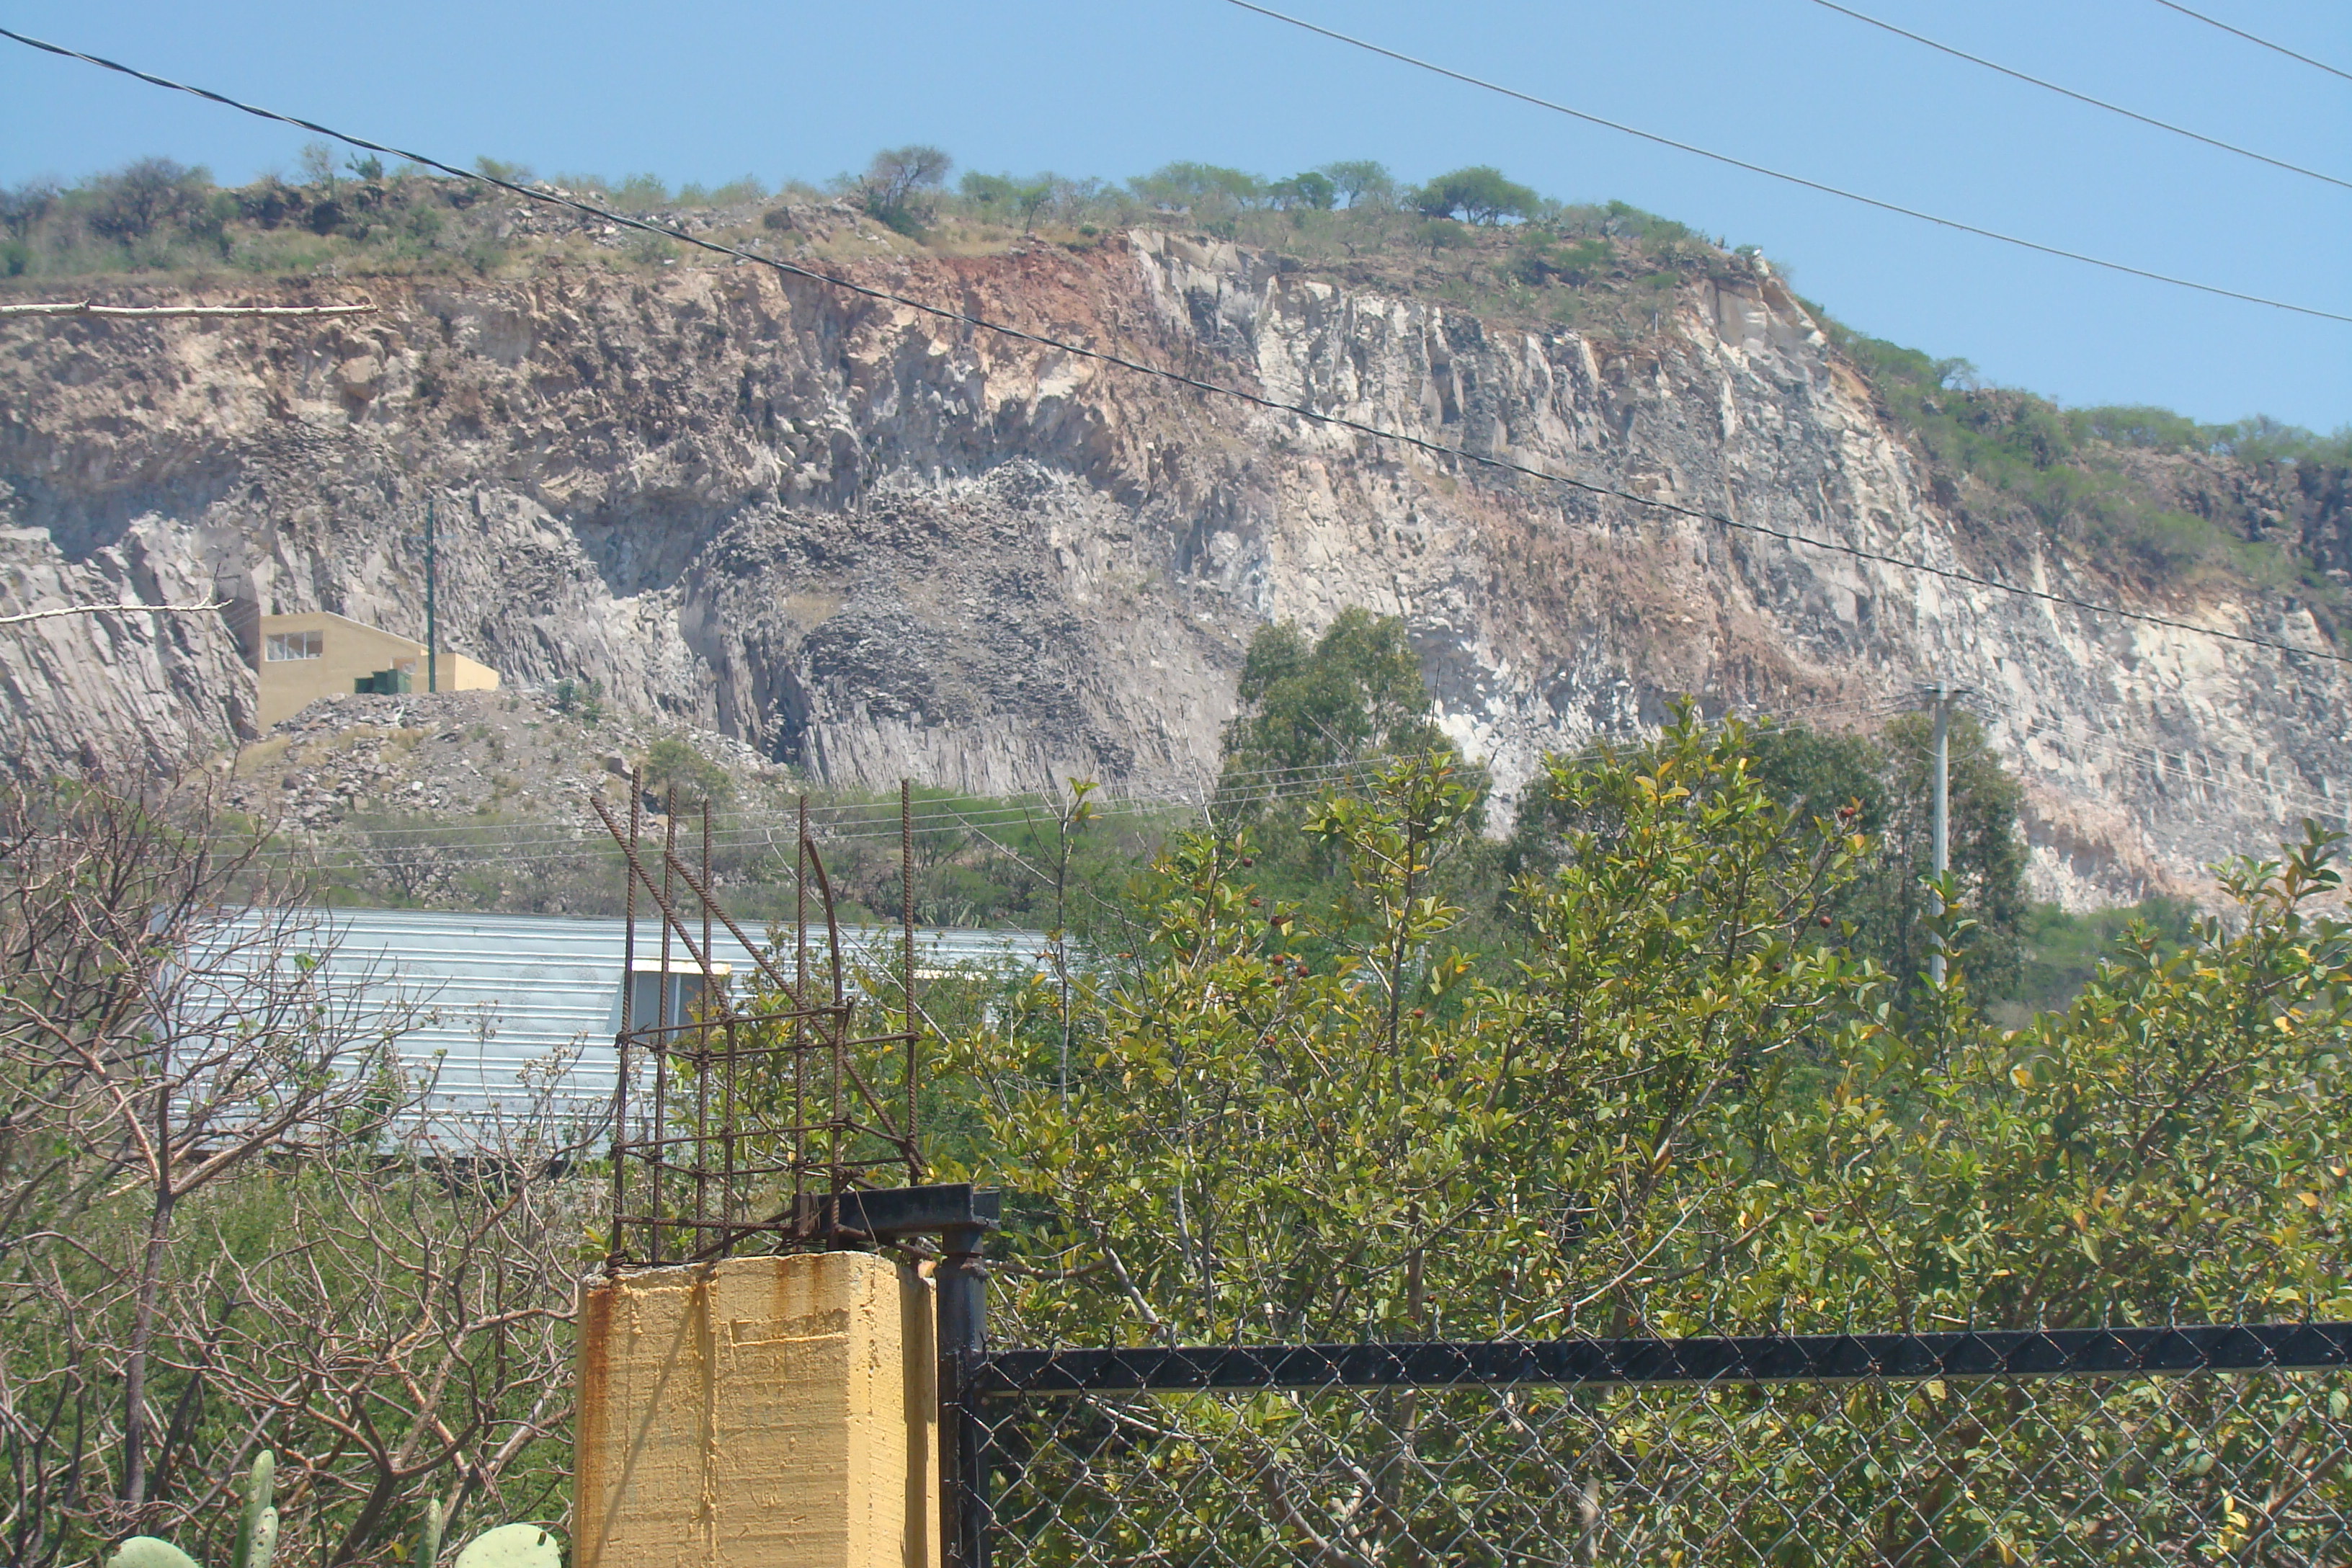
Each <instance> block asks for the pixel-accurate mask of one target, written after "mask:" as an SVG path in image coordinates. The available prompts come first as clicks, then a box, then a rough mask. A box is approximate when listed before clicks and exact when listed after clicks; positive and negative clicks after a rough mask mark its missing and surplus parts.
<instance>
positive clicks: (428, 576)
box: [425, 500, 1943, 844]
mask: <svg viewBox="0 0 2352 1568" xmlns="http://www.w3.org/2000/svg"><path fill="white" fill-rule="evenodd" d="M437 564H440V562H436V557H433V503H430V500H425V691H440V623H437V618H436V614H433V585H436V583H433V578H436V574H437V572H436V569H437ZM1938 733H1943V731H1938ZM1936 799H1943V795H1938V797H1936ZM1936 842H1938V844H1940V842H1943V837H1940V835H1938V839H1936Z"/></svg>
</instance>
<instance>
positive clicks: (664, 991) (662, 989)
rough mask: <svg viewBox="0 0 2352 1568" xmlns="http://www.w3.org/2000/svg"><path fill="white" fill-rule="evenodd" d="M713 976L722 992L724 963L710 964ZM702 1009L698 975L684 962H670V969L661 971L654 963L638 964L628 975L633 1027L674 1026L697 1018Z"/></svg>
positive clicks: (700, 979)
mask: <svg viewBox="0 0 2352 1568" xmlns="http://www.w3.org/2000/svg"><path fill="white" fill-rule="evenodd" d="M712 968H713V970H714V972H715V977H716V978H717V979H718V981H719V987H720V991H721V994H724V991H725V987H726V982H727V970H728V966H727V965H726V964H723V963H721V964H714V965H712ZM701 1010H702V976H701V974H700V973H698V972H697V971H695V970H692V969H688V968H687V967H686V966H685V965H684V964H682V963H677V962H675V961H673V963H672V964H671V967H670V972H669V973H667V974H664V973H662V972H661V966H660V963H658V962H656V963H652V964H648V965H645V966H642V967H640V968H639V969H638V971H637V972H636V973H635V974H633V975H631V976H629V1027H630V1028H631V1029H632V1030H637V1029H664V1028H670V1029H674V1028H677V1026H680V1025H682V1024H691V1023H694V1022H696V1021H697V1018H696V1015H697V1014H698V1013H699V1012H700V1011H701Z"/></svg>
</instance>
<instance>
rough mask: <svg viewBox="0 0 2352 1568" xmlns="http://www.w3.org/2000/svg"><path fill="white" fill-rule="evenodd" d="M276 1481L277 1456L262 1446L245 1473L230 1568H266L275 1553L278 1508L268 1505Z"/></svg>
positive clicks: (273, 1492)
mask: <svg viewBox="0 0 2352 1568" xmlns="http://www.w3.org/2000/svg"><path fill="white" fill-rule="evenodd" d="M277 1484H278V1456H277V1455H275V1454H273V1453H271V1452H270V1451H269V1450H268V1449H267V1448H264V1449H262V1450H261V1452H260V1453H258V1454H256V1455H255V1456H254V1457H253V1468H252V1469H250V1470H248V1471H247V1472H246V1477H245V1512H244V1514H243V1516H242V1517H240V1518H239V1519H238V1520H237V1522H236V1557H235V1558H234V1559H233V1560H232V1562H233V1564H234V1568H269V1560H270V1559H271V1558H272V1557H274V1556H276V1555H277V1554H278V1510H276V1509H275V1508H273V1507H271V1506H270V1499H271V1498H272V1496H273V1495H274V1494H275V1492H276V1490H277Z"/></svg>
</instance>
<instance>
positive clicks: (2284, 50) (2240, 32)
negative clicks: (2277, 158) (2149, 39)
mask: <svg viewBox="0 0 2352 1568" xmlns="http://www.w3.org/2000/svg"><path fill="white" fill-rule="evenodd" d="M2156 3H2157V4H2158V5H2161V6H2163V7H2164V8H2165V9H2166V10H2168V11H2178V12H2179V13H2180V14H2181V15H2182V16H2187V17H2189V19H2190V20H2192V21H2197V22H2202V23H2204V24H2205V25H2206V26H2209V27H2219V28H2221V31H2223V32H2225V33H2229V34H2231V35H2232V36H2234V37H2241V38H2243V39H2245V40H2246V42H2248V43H2250V44H2260V45H2261V46H2262V47H2263V48H2266V49H2269V50H2271V51H2272V52H2273V53H2274V54H2282V55H2284V56H2285V57H2286V58H2289V59H2291V60H2301V61H2302V62H2303V63H2304V64H2305V65H2307V66H2310V67H2312V68H2315V69H2317V70H2324V71H2326V73H2327V74H2328V75H2329V76H2340V77H2342V78H2343V79H2345V80H2346V81H2352V71H2340V70H2337V69H2336V68H2335V67H2334V66H2332V65H2329V64H2328V63H2327V62H2326V61H2325V60H2315V59H2313V58H2311V57H2310V56H2309V55H2299V54H2296V53H2295V52H2294V50H2293V49H2290V48H2288V47H2286V46H2285V45H2284V44H2273V43H2272V42H2271V41H2270V40H2269V39H2268V38H2258V37H2255V36H2254V35H2253V34H2252V33H2249V32H2247V31H2246V30H2245V29H2244V28H2242V27H2232V26H2230V24H2229V23H2227V22H2221V21H2216V20H2215V19H2214V18H2212V17H2210V16H2207V15H2205V13H2203V12H2202V11H2191V10H2190V9H2189V7H2188V6H2186V5H2175V4H2173V0H2156Z"/></svg>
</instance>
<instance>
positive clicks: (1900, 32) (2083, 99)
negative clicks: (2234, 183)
mask: <svg viewBox="0 0 2352 1568" xmlns="http://www.w3.org/2000/svg"><path fill="white" fill-rule="evenodd" d="M1813 4H1814V5H1819V6H1821V7H1822V9H1823V10H1825V11H1834V12H1836V13H1837V14H1838V15H1839V16H1851V17H1853V19H1854V20H1855V21H1857V22H1862V23H1865V24H1867V25H1868V26H1873V27H1876V28H1878V29H1879V30H1881V31H1882V32H1888V33H1892V34H1894V35H1895V37H1898V38H1908V39H1910V40H1911V41H1912V42H1913V43H1915V44H1925V45H1926V46H1927V47H1929V48H1931V49H1934V50H1936V51H1937V53H1939V54H1947V55H1949V56H1951V57H1952V58H1954V59H1959V60H1966V61H1968V62H1969V64H1970V65H1977V66H1982V67H1984V68H1985V69H1987V70H1989V71H1999V72H2000V74H2001V75H2003V76H2005V77H2009V78H2011V79H2015V80H2017V81H2021V82H2024V83H2026V84H2027V85H2028V86H2031V87H2038V88H2041V89H2042V90H2044V91H2045V92H2054V93H2056V94H2058V95H2059V96H2060V97H2061V98H2071V99H2073V100H2074V101H2075V102H2077V103H2087V104H2089V105H2090V106H2091V107H2092V108H2093V109H2104V110H2106V111H2107V112H2108V113H2109V114H2120V115H2122V116H2123V117H2124V118H2125V119H2126V120H2137V121H2139V122H2140V123H2141V124H2142V125H2152V126H2154V127H2155V128H2156V129H2157V130H2158V131H2168V132H2172V134H2174V135H2175V136H2185V137H2187V138H2188V139H2189V141H2191V142H2203V143H2204V144H2205V145H2206V146H2208V147H2218V148H2220V149H2221V151H2222V152H2224V153H2236V154H2237V155H2238V156H2239V157H2241V158H2252V160H2253V161H2254V162H2255V163H2268V164H2269V165H2270V166H2271V167H2272V168H2273V169H2284V170H2285V171H2286V172H2287V173H2288V174H2301V175H2304V176H2305V178H2307V179H2314V180H2325V181H2326V183H2327V184H2331V185H2336V186H2339V187H2341V188H2342V189H2344V190H2347V191H2352V180H2339V179H2337V178H2336V176H2335V175H2333V174H2321V173H2320V172H2319V171H2318V170H2316V169H2306V168H2305V167H2304V166H2303V165H2302V164H2300V163H2288V162H2287V161H2286V160H2285V159H2284V158H2273V157H2272V156H2271V155H2270V154H2269V153H2257V152H2255V151H2254V150H2253V149H2252V148H2251V147H2241V146H2239V145H2237V144H2236V143H2235V142H2224V141H2222V140H2221V139H2220V138H2219V137H2215V136H2208V135H2205V134H2204V133H2203V132H2197V131H2191V130H2189V129H2188V128H2187V127H2185V126H2179V125H2175V124H2173V123H2172V122H2171V121H2165V120H2158V119H2157V118H2156V117H2155V116H2154V115H2149V114H2142V113H2140V112H2139V111H2138V110H2135V109H2126V108H2125V107H2124V106H2123V105H2121V104H2119V103H2109V102H2108V101H2107V100H2105V99H2103V98H2093V97H2092V96H2091V95H2090V94H2089V93H2087V92H2076V91H2075V90H2074V89H2073V88H2071V87H2061V86H2059V85H2058V84H2057V83H2056V82H2054V81H2045V80H2043V79H2042V78H2040V77H2038V76H2028V75H2027V74H2026V73H2025V72H2023V71H2021V70H2013V69H2011V68H2009V67H2008V66H2005V65H2002V64H2000V62H1999V61H1998V60H1989V59H1987V58H1984V57H1983V56H1982V55H1972V54H1970V53H1969V52H1968V50H1966V49H1956V48H1954V47H1952V46H1951V45H1949V44H1939V43H1937V41H1936V40H1935V39H1933V38H1930V37H1927V36H1925V35H1924V34H1920V33H1915V32H1912V31H1911V30H1910V29H1909V28H1907V27H1898V26H1895V24H1894V23H1892V22H1884V21H1881V20H1879V18H1877V17H1876V16H1864V14H1863V13H1861V12H1860V11H1857V10H1854V9H1853V7H1852V6H1849V5H1839V4H1838V3H1837V0H1813Z"/></svg>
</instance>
